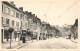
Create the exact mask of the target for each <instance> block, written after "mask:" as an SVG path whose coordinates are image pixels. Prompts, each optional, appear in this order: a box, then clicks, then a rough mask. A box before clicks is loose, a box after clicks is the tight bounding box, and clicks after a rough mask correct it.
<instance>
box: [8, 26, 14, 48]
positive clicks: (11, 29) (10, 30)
mask: <svg viewBox="0 0 80 51" xmlns="http://www.w3.org/2000/svg"><path fill="white" fill-rule="evenodd" d="M13 31H14V28H12V27H10V28H9V29H8V32H9V34H10V48H11V39H12V32H13Z"/></svg>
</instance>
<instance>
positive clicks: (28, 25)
mask: <svg viewBox="0 0 80 51" xmlns="http://www.w3.org/2000/svg"><path fill="white" fill-rule="evenodd" d="M1 22H2V23H1V39H2V42H6V40H7V41H9V39H10V35H9V34H8V31H7V30H8V29H9V28H10V27H12V28H14V32H13V33H12V40H16V38H19V35H18V34H17V32H18V31H20V32H21V31H22V30H25V31H27V30H28V31H29V32H31V34H32V35H33V36H35V35H36V37H37V39H38V40H39V39H40V36H41V37H42V38H43V36H42V35H44V36H46V37H47V35H48V34H49V33H48V31H49V28H48V27H50V25H49V24H48V23H44V22H41V20H40V19H39V18H38V17H37V16H36V15H35V14H32V12H28V11H23V7H19V8H17V7H16V5H15V4H14V2H13V1H11V2H7V1H2V15H1ZM28 36H29V35H28Z"/></svg>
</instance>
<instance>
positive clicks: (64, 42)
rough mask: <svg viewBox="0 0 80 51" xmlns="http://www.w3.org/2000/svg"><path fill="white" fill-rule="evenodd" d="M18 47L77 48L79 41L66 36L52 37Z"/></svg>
mask: <svg viewBox="0 0 80 51" xmlns="http://www.w3.org/2000/svg"><path fill="white" fill-rule="evenodd" d="M18 49H77V43H74V42H72V41H71V40H69V39H65V38H51V39H47V40H39V41H37V40H35V41H34V40H33V42H31V43H29V44H28V43H26V44H25V45H24V46H22V47H20V48H18Z"/></svg>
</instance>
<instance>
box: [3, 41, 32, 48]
mask: <svg viewBox="0 0 80 51" xmlns="http://www.w3.org/2000/svg"><path fill="white" fill-rule="evenodd" d="M31 42H33V41H32V40H30V41H26V42H25V43H22V41H19V42H18V41H12V42H11V49H19V48H21V47H23V46H25V45H28V44H29V43H31ZM2 49H10V41H8V42H4V43H2Z"/></svg>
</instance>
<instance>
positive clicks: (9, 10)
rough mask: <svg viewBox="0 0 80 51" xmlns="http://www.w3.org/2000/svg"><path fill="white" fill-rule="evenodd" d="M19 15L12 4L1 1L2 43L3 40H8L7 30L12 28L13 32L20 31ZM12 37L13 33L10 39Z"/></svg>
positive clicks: (18, 11)
mask: <svg viewBox="0 0 80 51" xmlns="http://www.w3.org/2000/svg"><path fill="white" fill-rule="evenodd" d="M20 13H21V11H20V10H19V9H18V8H16V6H15V4H14V2H10V3H9V2H6V1H2V16H1V17H2V27H1V32H2V42H3V39H6V38H9V35H8V34H7V33H8V32H7V30H8V29H9V28H10V27H12V28H14V31H18V30H20ZM14 36H15V34H14V32H13V34H12V37H13V38H14Z"/></svg>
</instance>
